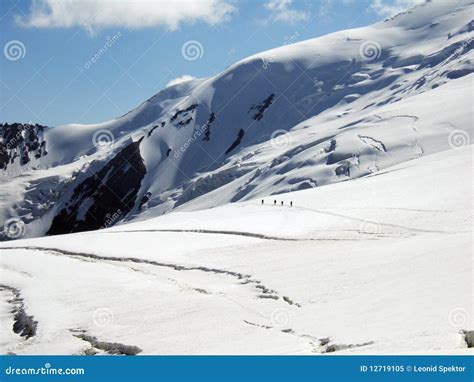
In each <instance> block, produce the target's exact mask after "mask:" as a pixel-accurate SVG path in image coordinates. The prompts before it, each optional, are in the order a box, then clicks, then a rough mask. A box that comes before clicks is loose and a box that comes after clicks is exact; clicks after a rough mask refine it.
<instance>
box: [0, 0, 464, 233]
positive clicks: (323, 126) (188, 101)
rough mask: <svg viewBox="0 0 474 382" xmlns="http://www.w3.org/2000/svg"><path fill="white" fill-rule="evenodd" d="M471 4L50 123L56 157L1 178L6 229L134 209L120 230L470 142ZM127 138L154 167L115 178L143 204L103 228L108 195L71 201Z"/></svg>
mask: <svg viewBox="0 0 474 382" xmlns="http://www.w3.org/2000/svg"><path fill="white" fill-rule="evenodd" d="M472 4H473V2H472V1H467V2H464V3H463V4H462V5H459V6H456V7H454V6H453V5H452V4H448V3H447V2H429V3H424V4H422V5H419V6H416V7H414V8H412V9H411V10H409V11H407V12H404V13H402V14H400V15H398V16H396V17H394V18H391V19H388V20H386V21H383V22H380V23H377V24H374V25H373V26H369V27H364V28H358V29H353V30H348V31H340V32H336V33H333V34H330V35H327V36H323V37H320V38H316V39H311V40H307V41H302V42H298V43H296V44H292V45H285V46H283V47H279V48H276V49H272V50H269V51H266V52H263V53H259V54H257V55H253V56H250V57H248V58H246V59H244V60H241V61H239V62H238V63H236V64H234V65H231V66H230V67H229V68H227V69H226V70H225V71H223V72H222V73H219V74H218V75H216V76H214V77H209V78H206V79H197V80H190V81H187V82H184V83H181V84H177V85H174V86H171V87H169V88H166V89H164V90H162V91H160V92H159V93H157V94H156V95H154V96H153V97H150V98H149V99H148V100H146V101H145V102H143V103H142V104H141V105H139V106H138V107H136V108H135V109H133V110H131V111H130V112H128V113H126V114H125V115H123V116H121V117H118V118H116V119H114V120H112V121H108V122H104V123H101V124H96V125H64V126H58V127H54V128H47V129H45V131H44V133H43V135H44V141H45V144H44V145H45V150H46V151H47V155H41V156H40V157H39V158H33V159H32V160H31V161H29V163H28V164H27V165H26V166H25V165H21V164H20V163H19V160H16V159H13V162H12V163H10V165H9V166H8V168H7V169H4V170H3V175H2V176H3V179H5V180H6V183H7V191H6V193H5V195H3V196H2V200H1V201H0V202H1V207H2V209H1V214H0V222H5V221H7V220H8V219H10V218H12V217H16V218H17V219H21V221H22V222H23V223H26V224H27V230H26V231H27V237H34V236H42V235H44V234H46V233H47V232H48V231H50V228H51V224H52V222H53V220H54V219H55V218H57V217H58V216H59V215H61V214H64V213H65V212H64V211H70V212H69V214H68V213H66V215H67V216H66V218H65V219H64V222H70V225H67V224H66V223H65V224H66V225H65V227H64V230H63V231H61V232H63V233H66V232H75V231H76V230H77V227H78V226H82V227H84V226H94V227H102V226H103V225H104V220H106V219H107V217H106V216H107V214H108V215H109V217H110V216H111V215H114V214H116V212H117V210H121V211H122V212H123V211H127V212H126V213H123V214H121V215H120V218H119V219H116V221H114V223H120V222H126V221H132V220H137V219H138V220H142V219H147V218H149V217H154V216H158V215H161V214H163V213H166V212H169V211H172V210H182V209H196V208H206V207H212V206H216V205H220V204H225V203H228V202H235V201H241V200H249V199H252V198H257V197H261V196H267V195H272V194H277V193H283V192H289V191H292V190H300V189H305V188H310V187H316V186H322V185H327V184H331V183H335V182H340V181H347V180H351V179H354V178H357V177H361V176H366V175H369V174H372V173H373V172H376V171H379V170H380V169H383V168H386V167H388V166H391V165H394V164H397V163H400V162H404V161H407V160H410V159H413V158H417V157H419V156H422V155H428V154H430V153H435V152H438V151H443V150H446V149H449V148H450V147H452V146H453V142H452V141H453V140H452V139H451V138H452V134H454V132H457V134H458V135H461V138H462V139H467V140H470V139H471V137H472V123H471V122H472V108H471V107H470V101H471V100H472V96H470V86H469V84H470V83H471V84H472V72H473V64H472V59H473V54H472V48H473V42H472V36H473V33H472V27H471V26H472V23H473V21H472V8H470V7H472ZM454 100H455V101H454ZM443 108H444V110H443ZM439 110H442V113H441V115H440V114H439V113H438V114H437V115H436V118H434V115H433V113H434V112H435V111H439ZM25 142H26V141H25ZM130 142H134V143H136V142H140V143H138V145H137V150H138V155H139V157H140V159H141V160H142V161H143V163H144V168H145V171H142V172H140V174H141V176H140V177H131V178H128V177H127V175H125V174H127V173H128V172H126V171H125V172H123V173H122V175H121V178H120V180H121V182H118V183H123V184H124V185H125V186H126V187H129V188H130V189H138V191H137V192H136V195H135V197H134V200H133V206H132V207H130V208H128V205H129V202H127V203H125V204H126V205H127V207H126V206H125V205H124V203H123V201H122V200H121V199H120V198H119V199H118V200H117V202H116V203H114V204H113V205H111V206H109V209H110V211H108V213H104V214H101V216H100V219H99V220H100V221H98V222H94V220H95V219H96V216H94V215H95V214H94V213H93V211H94V210H97V205H98V203H99V202H98V200H100V197H97V195H94V193H92V196H91V195H90V194H89V193H84V194H80V195H76V197H75V201H72V200H71V198H70V194H71V190H73V189H81V185H82V184H83V183H84V182H86V181H88V182H90V180H88V179H94V176H95V177H97V176H98V174H99V173H100V171H101V169H103V168H106V167H107V166H108V164H109V163H110V161H112V160H113V158H114V157H116V156H117V155H120V153H121V152H123V151H124V150H125V149H126V147H127V145H129V144H130ZM24 145H26V143H25V144H24ZM10 151H11V150H10ZM14 154H15V155H17V153H16V150H15V153H14ZM8 155H9V156H10V157H11V155H13V154H12V153H11V152H9V153H8ZM139 162H140V160H139V159H138V158H135V159H133V160H132V161H131V163H124V165H126V166H131V167H132V168H133V167H134V166H136V167H140V166H139ZM109 166H110V165H109ZM46 180H47V181H46ZM123 184H122V185H121V187H122V186H123ZM14 186H15V187H16V188H15V187H14ZM115 187H119V186H118V185H117V186H115ZM15 189H16V190H18V189H20V190H21V192H20V195H17V192H15V193H13V191H9V190H15ZM53 191H57V193H58V194H59V195H58V196H55V195H54V193H53ZM96 191H97V190H96ZM112 191H114V189H112ZM41 194H47V195H50V196H49V197H47V198H46V199H47V200H46V201H42V200H41V198H40V195H41ZM99 194H100V192H99ZM118 194H120V193H118ZM68 195H69V196H68ZM91 198H92V200H91ZM127 200H128V199H127ZM45 205H46V206H45ZM71 205H73V208H72V210H71ZM79 210H80V211H82V212H81V213H80V216H81V219H79V218H78V217H77V216H78V215H77V212H78V211H79ZM89 215H90V216H89ZM84 222H85V223H84ZM93 222H94V224H92V223H93ZM68 224H69V223H68ZM91 224H92V225H91Z"/></svg>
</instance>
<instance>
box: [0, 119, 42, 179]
mask: <svg viewBox="0 0 474 382" xmlns="http://www.w3.org/2000/svg"><path fill="white" fill-rule="evenodd" d="M45 129H46V127H45V126H42V125H38V124H29V123H12V124H8V123H2V124H0V137H1V141H0V170H6V169H7V167H8V165H10V164H12V163H14V162H15V160H16V159H17V158H19V163H20V165H22V166H24V165H26V164H27V163H29V162H30V161H31V159H32V158H36V159H38V158H40V157H42V156H44V155H46V154H47V152H46V143H45V141H44V139H43V131H44V130H45Z"/></svg>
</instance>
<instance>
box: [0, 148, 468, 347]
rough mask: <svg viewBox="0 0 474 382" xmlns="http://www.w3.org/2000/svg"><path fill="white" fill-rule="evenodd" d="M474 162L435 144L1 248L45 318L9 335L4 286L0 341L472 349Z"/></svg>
mask: <svg viewBox="0 0 474 382" xmlns="http://www.w3.org/2000/svg"><path fill="white" fill-rule="evenodd" d="M472 158H473V151H472V146H467V147H463V148H459V149H453V150H449V151H444V152H441V153H437V154H432V155H428V156H425V157H422V158H419V159H414V160H412V161H408V162H405V163H403V164H400V165H397V166H392V167H389V168H387V169H386V170H384V171H381V172H378V173H376V174H373V175H372V176H368V177H364V178H359V179H356V180H352V181H347V182H342V183H337V184H333V185H329V186H327V187H318V188H312V189H308V190H303V191H297V192H292V193H287V194H282V195H278V196H277V197H276V198H277V199H278V202H280V201H284V206H283V207H282V206H280V205H277V206H273V205H272V204H273V197H271V198H265V204H264V205H262V204H261V200H260V199H256V200H251V201H247V202H243V203H233V204H228V205H225V206H222V207H217V208H213V209H207V210H200V211H194V212H173V213H170V214H168V215H165V216H161V217H157V218H154V219H150V220H147V221H146V222H136V223H132V224H128V225H122V226H117V227H114V228H111V229H106V230H101V231H96V232H88V233H76V234H69V235H63V236H54V237H48V238H37V239H23V240H17V241H11V242H5V243H2V244H1V253H2V254H1V257H0V260H1V267H2V268H1V269H2V284H4V285H6V286H8V287H9V288H14V290H16V291H18V293H19V294H20V295H21V298H22V299H23V300H22V304H23V309H24V312H25V314H26V315H27V316H31V317H32V318H33V319H34V321H36V322H37V327H36V334H35V335H34V336H31V337H29V338H25V337H21V336H19V335H18V334H15V333H11V332H8V329H9V328H11V327H12V325H13V323H14V322H15V317H14V316H13V315H12V314H10V313H9V312H10V310H9V308H8V304H11V296H10V294H11V292H10V290H8V289H2V293H1V294H0V297H1V298H2V301H1V305H0V309H1V313H2V316H1V318H2V328H3V329H2V332H3V334H2V337H1V345H0V346H1V351H2V353H8V352H11V353H16V354H96V353H98V354H103V353H119V354H126V353H127V352H128V353H130V354H315V353H317V354H319V353H328V352H330V353H332V352H335V354H343V353H350V354H353V353H371V354H386V353H396V354H400V353H409V354H413V353H416V354H427V353H429V354H467V353H469V352H470V351H471V350H472V349H468V348H467V345H466V342H465V340H464V336H463V334H462V331H463V330H472V329H473V328H474V327H473V322H472V317H473V306H472V301H473V300H472V297H473V296H472V282H473V279H472V277H473V276H472V185H473V182H472V180H473V179H472V172H471V169H472ZM290 201H293V207H290V206H289V202H290ZM94 338H95V339H94ZM111 349H112V350H111Z"/></svg>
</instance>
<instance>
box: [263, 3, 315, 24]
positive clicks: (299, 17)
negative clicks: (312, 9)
mask: <svg viewBox="0 0 474 382" xmlns="http://www.w3.org/2000/svg"><path fill="white" fill-rule="evenodd" d="M292 2H293V0H269V1H268V2H267V3H265V4H264V5H263V6H264V7H265V8H266V9H268V10H269V11H270V17H269V18H268V19H267V20H266V22H267V23H268V22H271V21H282V22H285V23H289V24H292V23H296V22H299V21H306V20H308V19H309V14H308V13H306V12H303V11H298V10H296V9H292V8H291V3H292Z"/></svg>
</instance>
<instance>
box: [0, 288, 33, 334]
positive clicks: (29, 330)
mask: <svg viewBox="0 0 474 382" xmlns="http://www.w3.org/2000/svg"><path fill="white" fill-rule="evenodd" d="M0 290H5V291H9V292H10V293H12V294H13V298H12V299H10V300H8V301H7V302H8V303H10V304H11V305H12V306H13V308H12V310H11V313H13V314H14V317H13V328H12V330H13V332H14V333H16V334H19V335H20V336H21V337H25V339H28V338H30V337H33V336H35V335H36V328H37V326H38V321H35V320H34V318H33V316H29V315H28V314H26V311H25V305H24V303H23V298H22V297H21V293H20V290H19V289H17V288H14V287H11V286H8V285H4V284H0Z"/></svg>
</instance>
